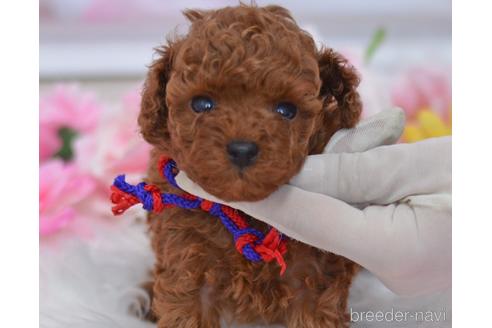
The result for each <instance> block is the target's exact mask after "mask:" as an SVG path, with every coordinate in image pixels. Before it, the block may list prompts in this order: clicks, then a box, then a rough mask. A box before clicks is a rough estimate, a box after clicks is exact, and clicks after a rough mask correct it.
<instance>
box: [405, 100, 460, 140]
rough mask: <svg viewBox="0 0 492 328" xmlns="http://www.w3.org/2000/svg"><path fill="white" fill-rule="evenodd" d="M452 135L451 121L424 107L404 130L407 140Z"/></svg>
mask: <svg viewBox="0 0 492 328" xmlns="http://www.w3.org/2000/svg"><path fill="white" fill-rule="evenodd" d="M448 135H451V121H450V122H449V123H446V122H445V121H444V120H443V119H442V118H440V117H439V116H438V115H437V114H436V113H434V112H432V110H431V109H430V108H422V109H421V110H420V111H419V112H418V113H417V116H416V117H415V120H414V121H413V122H410V123H408V124H407V125H406V126H405V130H404V131H403V136H402V139H403V141H405V142H415V141H419V140H422V139H427V138H433V137H442V136H448Z"/></svg>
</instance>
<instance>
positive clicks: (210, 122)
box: [139, 6, 361, 201]
mask: <svg viewBox="0 0 492 328" xmlns="http://www.w3.org/2000/svg"><path fill="white" fill-rule="evenodd" d="M185 15H186V16H187V17H188V19H190V21H191V22H192V25H191V28H190V31H189V33H188V35H187V36H186V37H184V38H181V39H178V40H175V41H172V42H169V44H168V45H167V46H166V47H165V48H164V49H163V50H161V51H159V53H160V55H161V57H160V58H159V59H158V60H156V61H155V62H154V63H153V65H152V67H151V69H150V72H149V75H148V78H147V81H146V85H145V89H144V94H143V99H142V110H141V114H140V117H139V123H140V126H141V129H142V133H143V135H144V137H145V138H146V140H147V141H149V142H150V143H152V144H154V145H155V146H156V147H157V148H158V149H160V150H161V151H162V152H164V153H166V154H167V155H169V156H171V157H172V158H174V159H175V160H176V162H177V164H178V166H179V168H180V169H181V170H184V171H185V172H186V173H187V174H188V176H189V177H190V179H192V180H193V181H195V182H196V183H198V184H199V185H200V186H201V187H202V188H203V189H205V190H206V191H208V192H209V193H211V194H213V195H215V196H217V197H219V198H222V199H224V200H228V201H238V200H248V201H253V200H259V199H262V198H264V197H266V196H268V195H269V194H270V193H272V192H273V191H275V190H276V189H277V188H278V187H279V186H280V185H282V184H285V183H287V182H288V181H289V180H290V179H291V178H292V177H293V176H294V175H295V174H296V173H297V172H298V171H299V169H300V168H301V166H302V163H303V161H304V159H305V158H306V156H307V155H308V154H309V153H317V152H320V151H321V150H322V149H323V147H324V145H325V144H326V142H327V141H328V139H329V138H330V136H331V135H332V134H333V133H334V132H335V131H336V130H338V129H340V128H342V127H351V126H353V125H354V124H355V123H356V121H357V119H358V117H359V114H360V109H361V105H360V101H359V97H358V94H357V92H356V91H355V87H356V86H357V84H358V78H357V76H356V74H355V72H354V71H353V69H352V68H351V67H348V66H347V65H346V61H345V60H344V59H343V58H342V57H340V56H339V55H338V54H336V53H334V52H333V51H332V50H325V51H321V52H319V51H317V49H316V47H315V45H314V42H313V40H312V38H311V37H310V36H309V35H308V34H307V33H305V32H304V31H302V30H300V29H299V28H298V27H297V25H296V24H295V22H294V21H293V19H292V18H291V16H290V15H289V13H288V12H287V11H286V10H285V9H283V8H280V7H276V6H270V7H264V8H258V7H249V6H240V7H235V8H230V7H229V8H224V9H221V10H217V11H207V12H201V11H187V12H185Z"/></svg>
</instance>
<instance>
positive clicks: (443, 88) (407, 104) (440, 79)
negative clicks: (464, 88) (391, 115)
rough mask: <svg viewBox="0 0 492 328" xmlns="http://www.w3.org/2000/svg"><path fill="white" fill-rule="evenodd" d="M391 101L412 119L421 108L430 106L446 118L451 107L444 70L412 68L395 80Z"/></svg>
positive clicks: (448, 83)
mask: <svg viewBox="0 0 492 328" xmlns="http://www.w3.org/2000/svg"><path fill="white" fill-rule="evenodd" d="M391 98H392V102H393V104H394V105H396V106H399V107H401V108H403V110H404V111H405V112H406V114H407V117H408V118H409V119H414V118H415V116H416V114H417V112H418V111H419V110H420V109H422V108H431V109H432V111H434V112H435V113H436V114H437V115H439V116H440V117H442V118H447V116H448V115H449V112H450V109H451V81H450V77H449V75H448V74H447V73H446V72H443V71H437V70H431V69H426V68H416V69H412V70H410V71H409V72H407V74H405V75H404V76H403V77H402V78H401V79H400V80H399V81H397V83H396V86H395V88H393V90H392V95H391Z"/></svg>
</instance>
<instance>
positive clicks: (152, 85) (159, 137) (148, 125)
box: [138, 42, 176, 150]
mask: <svg viewBox="0 0 492 328" xmlns="http://www.w3.org/2000/svg"><path fill="white" fill-rule="evenodd" d="M175 48H176V47H175V45H174V44H173V43H171V42H169V43H168V45H167V46H165V47H163V48H161V49H157V53H158V55H159V56H160V57H159V58H158V59H156V60H155V61H154V62H153V63H152V65H151V66H150V68H149V73H148V75H147V79H146V81H145V84H144V87H143V93H142V102H141V106H140V115H139V117H138V124H139V125H140V131H141V133H142V135H143V137H144V139H145V140H146V141H147V142H148V143H150V144H152V145H155V146H157V147H159V148H161V149H163V150H164V149H166V145H167V142H168V140H169V131H168V128H167V119H168V108H167V105H166V85H167V82H168V80H169V77H170V75H171V69H172V62H173V57H174V53H175Z"/></svg>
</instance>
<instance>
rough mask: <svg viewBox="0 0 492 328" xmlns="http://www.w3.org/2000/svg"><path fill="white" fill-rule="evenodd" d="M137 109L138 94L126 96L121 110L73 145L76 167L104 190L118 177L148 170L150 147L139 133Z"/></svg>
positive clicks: (138, 107) (138, 105) (135, 92)
mask: <svg viewBox="0 0 492 328" xmlns="http://www.w3.org/2000/svg"><path fill="white" fill-rule="evenodd" d="M139 109H140V94H139V92H138V91H134V92H131V93H128V94H127V95H125V96H124V97H123V106H122V108H121V109H120V110H118V111H115V112H112V113H110V115H108V116H107V117H105V119H104V120H103V121H102V122H101V123H100V124H99V127H98V129H97V130H96V131H95V132H94V133H92V134H87V135H83V136H81V137H80V138H79V139H78V140H77V141H76V142H75V154H76V155H75V161H76V163H77V164H78V165H79V166H80V167H81V168H82V169H83V170H85V171H86V172H88V173H90V174H91V175H93V176H95V177H97V178H98V179H99V180H100V182H101V183H102V186H104V188H107V185H108V183H110V182H111V180H112V179H113V178H114V177H115V176H116V175H118V174H122V173H124V174H135V175H139V176H141V175H143V174H144V173H145V171H146V169H147V164H148V160H149V152H150V146H149V145H148V144H147V143H146V142H145V141H144V140H143V138H142V136H141V135H140V132H139V127H138V124H137V118H138V112H139Z"/></svg>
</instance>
